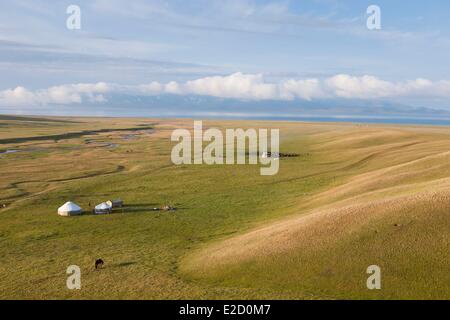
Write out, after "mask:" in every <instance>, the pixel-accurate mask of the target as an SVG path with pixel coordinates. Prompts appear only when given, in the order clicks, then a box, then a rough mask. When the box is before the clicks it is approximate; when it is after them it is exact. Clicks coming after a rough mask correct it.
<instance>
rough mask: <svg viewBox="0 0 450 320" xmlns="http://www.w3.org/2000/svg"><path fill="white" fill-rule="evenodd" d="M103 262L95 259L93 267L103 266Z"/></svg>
mask: <svg viewBox="0 0 450 320" xmlns="http://www.w3.org/2000/svg"><path fill="white" fill-rule="evenodd" d="M103 264H104V262H103V260H102V259H97V260H95V269H99V268H103Z"/></svg>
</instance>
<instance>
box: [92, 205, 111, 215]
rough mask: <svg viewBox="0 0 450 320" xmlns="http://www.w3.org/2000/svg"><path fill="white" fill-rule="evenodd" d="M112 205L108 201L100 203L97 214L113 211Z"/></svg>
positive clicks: (96, 208)
mask: <svg viewBox="0 0 450 320" xmlns="http://www.w3.org/2000/svg"><path fill="white" fill-rule="evenodd" d="M111 211H112V206H110V205H109V204H107V203H106V202H103V203H100V204H99V205H98V206H96V207H95V214H106V213H111Z"/></svg>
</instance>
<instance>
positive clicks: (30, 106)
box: [0, 0, 450, 115]
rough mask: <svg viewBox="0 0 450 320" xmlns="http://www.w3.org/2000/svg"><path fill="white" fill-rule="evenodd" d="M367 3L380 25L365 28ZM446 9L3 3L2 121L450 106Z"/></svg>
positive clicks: (334, 2) (349, 0)
mask: <svg viewBox="0 0 450 320" xmlns="http://www.w3.org/2000/svg"><path fill="white" fill-rule="evenodd" d="M70 5H77V6H78V7H79V8H80V13H81V15H80V23H81V24H80V29H69V28H68V27H67V20H68V19H70V18H71V14H70V13H69V14H68V13H67V8H68V7H69V6H70ZM370 5H376V6H378V7H379V8H380V14H381V15H380V17H381V29H378V30H370V29H369V28H368V27H367V20H368V18H370V16H371V15H372V13H369V14H368V13H367V8H368V7H369V6H370ZM449 12H450V2H449V1H446V0H429V1H408V2H406V1H402V0H383V1H382V0H372V1H365V0H341V1H340V0H296V1H294V0H290V1H289V0H282V1H269V0H265V1H256V0H190V1H178V0H174V1H163V0H147V1H144V0H127V1H123V0H78V1H76V0H70V1H66V0H61V1H52V0H15V1H2V3H1V4H0V75H1V76H0V113H9V114H66V113H67V114H100V115H139V114H143V115H144V114H152V111H154V113H155V112H159V113H161V112H163V111H165V112H166V113H167V114H170V115H177V114H179V113H185V114H188V113H196V112H199V111H201V112H208V111H211V112H219V111H220V110H228V109H227V108H229V110H231V111H232V112H237V111H240V112H243V113H251V112H257V110H259V111H261V110H264V112H269V113H274V114H276V113H279V112H281V113H283V112H285V113H287V112H289V114H292V113H294V114H295V113H296V112H299V113H305V112H306V113H314V112H315V110H316V109H317V108H319V107H320V108H322V109H323V108H324V106H327V105H329V106H333V107H334V109H333V110H335V111H336V110H338V112H343V113H349V112H353V111H354V109H351V108H350V109H348V108H347V109H346V106H351V107H352V108H354V107H356V106H357V107H358V108H360V107H364V106H366V110H367V112H368V113H370V112H372V113H374V114H376V113H377V112H379V110H380V109H379V108H377V107H380V106H381V107H383V108H384V110H386V108H388V109H389V108H392V110H397V109H398V110H399V109H401V110H403V111H404V110H405V108H406V109H408V108H410V110H414V112H417V110H418V108H429V109H430V108H431V109H442V110H450V63H449V60H450V59H449V56H450V55H449V53H450V19H449V15H450V13H449ZM70 21H73V20H70ZM230 106H233V107H230ZM271 106H272V107H271ZM297 107H298V108H297ZM296 108H297V109H296ZM336 108H337V109H336ZM358 110H359V109H358ZM411 112H413V111H411Z"/></svg>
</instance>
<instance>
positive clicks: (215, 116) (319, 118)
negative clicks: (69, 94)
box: [0, 113, 450, 126]
mask: <svg viewBox="0 0 450 320" xmlns="http://www.w3.org/2000/svg"><path fill="white" fill-rule="evenodd" d="M46 117H48V118H149V119H151V118H155V119H205V120H242V121H246V120H255V121H258V120H259V121H290V122H317V123H320V122H324V123H333V122H337V123H357V124H401V125H431V126H450V118H447V117H442V118H437V117H427V116H424V117H420V116H405V117H404V116H400V115H392V116H384V115H383V116H369V115H357V116H351V115H329V116H323V115H305V116H295V115H287V116H282V115H280V116H275V115H266V114H256V115H254V116H253V115H249V114H232V113H230V114H228V113H224V114H220V113H197V114H196V113H193V114H179V115H176V114H146V115H142V116H139V115H122V116H99V115H76V114H71V115H44V114H36V115H31V114H29V115H6V114H4V115H3V114H0V120H8V118H10V119H11V120H20V119H22V120H25V119H26V118H38V119H41V120H42V118H46Z"/></svg>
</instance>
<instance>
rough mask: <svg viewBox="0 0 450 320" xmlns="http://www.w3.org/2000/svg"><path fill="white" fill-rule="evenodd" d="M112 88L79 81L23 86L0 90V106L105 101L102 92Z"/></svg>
mask: <svg viewBox="0 0 450 320" xmlns="http://www.w3.org/2000/svg"><path fill="white" fill-rule="evenodd" d="M111 90H112V88H111V87H110V86H109V85H108V84H106V83H104V82H99V83H80V84H69V85H60V86H53V87H50V88H47V89H40V90H36V91H30V90H28V89H26V88H24V87H17V88H15V89H7V90H3V91H0V106H40V105H41V106H42V105H49V104H79V103H82V102H83V101H85V100H87V101H90V102H104V101H106V99H105V97H104V96H103V94H105V93H107V92H109V91H111Z"/></svg>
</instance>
